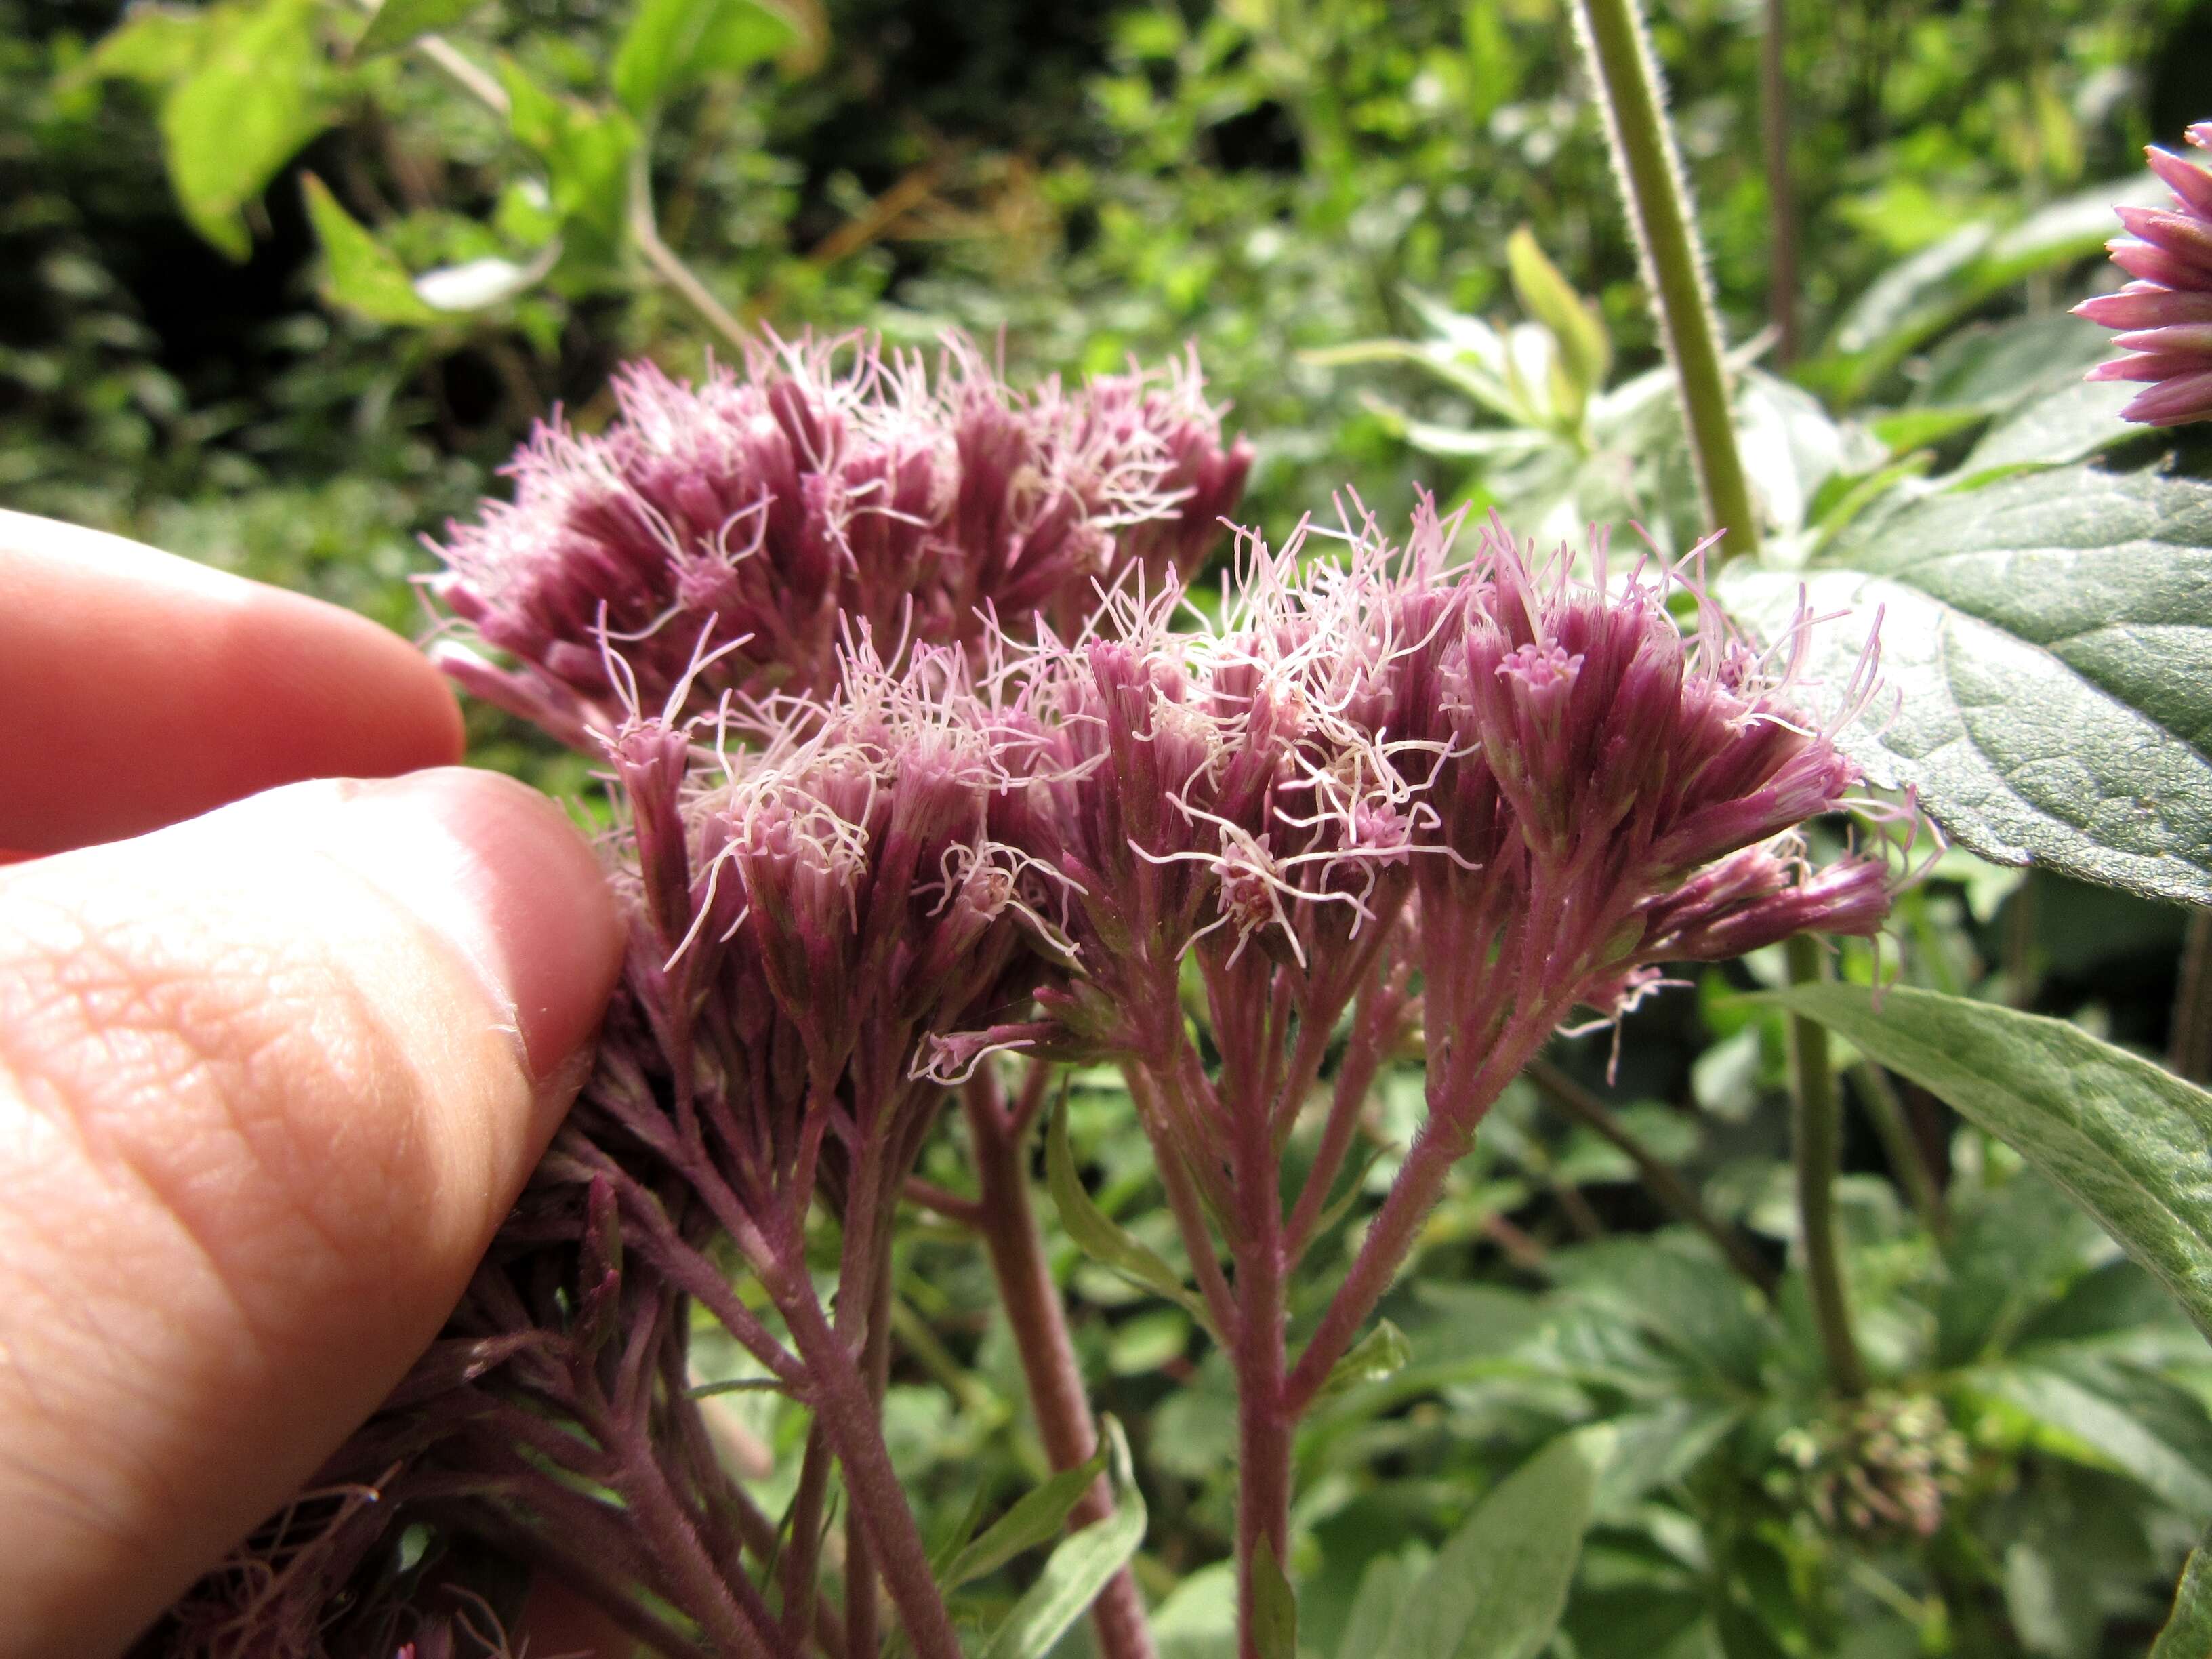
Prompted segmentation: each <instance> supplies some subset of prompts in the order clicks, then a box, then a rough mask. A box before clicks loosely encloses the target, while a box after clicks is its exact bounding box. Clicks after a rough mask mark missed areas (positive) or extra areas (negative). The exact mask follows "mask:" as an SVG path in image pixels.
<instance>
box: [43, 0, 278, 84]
mask: <svg viewBox="0 0 2212 1659" xmlns="http://www.w3.org/2000/svg"><path fill="white" fill-rule="evenodd" d="M235 21H236V20H235V17H234V15H231V14H228V13H226V12H223V11H222V10H220V9H217V10H211V11H185V10H180V9H176V8H173V7H169V6H134V7H132V8H131V10H130V11H129V12H128V13H127V14H126V15H125V17H124V20H123V21H122V22H121V23H120V24H118V25H117V26H116V27H114V28H112V29H111V30H109V31H108V32H107V33H106V34H104V35H102V36H100V43H99V45H97V46H94V47H93V49H92V50H91V52H88V53H87V54H86V56H85V59H84V62H83V63H82V64H80V65H78V66H77V68H76V70H73V71H72V72H71V73H70V75H69V76H67V77H65V84H67V83H75V82H79V81H84V80H117V81H136V82H138V83H139V84H141V85H142V86H149V87H167V86H170V85H173V83H174V82H178V81H179V80H181V79H183V78H184V77H185V76H186V75H189V74H190V73H191V71H192V70H193V69H194V68H196V67H197V65H198V64H199V61H200V59H201V58H202V57H204V55H205V54H206V52H207V50H208V48H209V46H210V45H211V44H212V43H213V42H214V40H216V37H217V36H219V35H221V34H222V33H224V32H225V30H226V28H228V27H229V26H231V25H232V24H233V23H234V22H235Z"/></svg>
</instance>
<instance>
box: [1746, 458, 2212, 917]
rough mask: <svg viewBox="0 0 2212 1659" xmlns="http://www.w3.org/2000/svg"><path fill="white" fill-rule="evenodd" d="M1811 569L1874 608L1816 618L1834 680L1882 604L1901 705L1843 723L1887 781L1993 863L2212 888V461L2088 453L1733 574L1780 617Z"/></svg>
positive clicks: (2138, 886) (1873, 515)
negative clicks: (2159, 466) (2175, 471)
mask: <svg viewBox="0 0 2212 1659" xmlns="http://www.w3.org/2000/svg"><path fill="white" fill-rule="evenodd" d="M1801 582H1802V584H1803V585H1804V586H1805V588H1806V590H1807V593H1808V597H1809V599H1810V601H1811V604H1812V606H1813V609H1814V611H1815V612H1816V613H1823V612H1835V611H1844V612H1850V613H1853V614H1854V615H1855V617H1856V618H1857V621H1856V622H1855V623H1854V624H1853V625H1852V626H1850V627H1841V626H1837V625H1833V624H1831V625H1830V626H1828V627H1826V628H1825V629H1821V630H1820V632H1819V633H1818V634H1816V635H1815V639H1814V654H1813V660H1812V661H1811V662H1810V663H1808V669H1807V671H1808V676H1810V677H1812V678H1826V680H1827V682H1828V683H1829V684H1843V683H1844V676H1845V675H1846V674H1847V672H1848V662H1849V659H1850V658H1852V657H1854V656H1856V655H1857V652H1858V649H1859V647H1860V645H1861V642H1862V641H1863V638H1864V635H1865V630H1866V629H1867V627H1868V626H1869V625H1870V623H1871V622H1872V620H1873V617H1874V614H1875V608H1876V607H1877V606H1879V607H1881V609H1882V612H1883V615H1882V626H1881V647H1882V671H1883V675H1884V678H1885V683H1886V684H1887V687H1888V688H1889V689H1890V694H1894V695H1896V696H1899V699H1900V701H1899V706H1898V710H1897V713H1896V715H1895V718H1894V719H1887V709H1886V708H1885V710H1884V712H1883V715H1882V716H1879V717H1872V718H1869V719H1867V720H1859V721H1855V722H1853V723H1852V724H1851V725H1850V726H1847V727H1845V728H1844V731H1843V732H1841V733H1839V735H1838V741H1839V742H1840V743H1841V744H1842V745H1843V746H1844V749H1845V750H1846V751H1847V752H1849V753H1850V755H1851V757H1853V758H1854V759H1856V760H1857V761H1858V762H1859V763H1860V764H1861V765H1863V766H1864V767H1865V768H1866V769H1867V770H1868V772H1869V775H1871V776H1872V777H1874V779H1875V781H1877V782H1880V783H1883V784H1887V785H1891V786H1895V787H1902V786H1906V785H1910V786H1911V787H1914V788H1916V789H1917V790H1918V792H1919V793H1920V798H1921V800H1922V803H1923V805H1925V806H1926V807H1927V808H1928V809H1929V811H1930V812H1931V813H1932V814H1933V815H1934V816H1935V817H1936V820H1937V822H1939V823H1942V826H1943V827H1944V829H1946V830H1948V832H1949V833H1950V834H1951V836H1952V837H1953V838H1954V840H1956V841H1958V842H1961V843H1963V844H1964V845H1966V847H1968V848H1971V849H1972V850H1973V851H1974V852H1976V853H1978V854H1981V855H1982V856H1983V857H1984V858H1985V859H1988V860H1991V861H1992V862H1994V863H1998V864H2013V865H2018V864H2026V863H2031V862H2032V863H2036V864H2041V865H2045V866H2050V867H2051V868H2053V869H2056V870H2059V871H2062V872H2065V873H2067V874H2069V875H2075V876H2080V877H2082V878H2085V879H2087V880H2090V881H2099V882H2104V883H2106V884H2111V885H2112V886H2117V887H2124V888H2127V889H2129V890H2131V891H2134V892H2137V893H2142V894H2144V895H2145V896H2149V897H2153V898H2161V899H2167V900H2173V901H2178V902H2183V903H2191V904H2212V761H2208V759H2207V749H2208V745H2209V744H2212V483H2207V482H2205V481H2204V480H2203V479H2199V478H2193V477H2177V476H2172V475H2170V474H2167V473H2165V472H2162V471H2154V470H2142V471H2109V470H2107V469H2105V468H2102V467H2097V466H2087V465H2082V466H2067V467H2057V468H2053V469H2051V470H2049V471H2038V472H2033V473H2027V474H2021V475H2017V476H2015V477H2006V478H2002V479H2000V480H1998V481H1997V482H1996V483H1990V484H1987V485H1985V486H1984V487H1982V488H1979V489H1963V490H1954V491H1948V492H1942V493H1935V494H1929V495H1924V496H1922V497H1921V498H1919V499H1917V500H1913V501H1905V502H1904V503H1902V504H1900V505H1897V506H1894V507H1883V508H1878V509H1875V510H1874V511H1871V512H1869V513H1868V514H1867V515H1866V516H1864V517H1863V518H1862V519H1861V520H1859V521H1858V522H1857V523H1856V524H1854V525H1852V526H1850V527H1849V528H1848V529H1846V530H1845V531H1844V532H1843V533H1842V534H1841V535H1839V536H1838V537H1837V538H1836V539H1835V540H1834V541H1833V542H1832V543H1831V544H1829V545H1828V546H1827V547H1826V549H1825V550H1822V552H1821V553H1820V556H1819V557H1818V558H1817V560H1816V562H1814V564H1813V565H1812V566H1810V567H1809V568H1807V569H1805V570H1803V571H1781V570H1771V569H1753V568H1748V567H1747V566H1745V565H1741V564H1738V565H1735V566H1732V567H1730V568H1729V570H1727V571H1726V572H1724V573H1723V577H1722V580H1721V593H1722V597H1723V601H1724V602H1725V603H1726V604H1728V605H1729V606H1730V608H1731V609H1732V610H1734V611H1736V612H1737V614H1738V615H1739V616H1741V617H1742V618H1743V619H1744V620H1745V621H1746V622H1747V623H1748V624H1749V625H1750V627H1751V628H1752V629H1753V631H1754V632H1763V633H1765V634H1766V635H1769V636H1770V637H1771V636H1772V635H1775V634H1777V633H1778V631H1779V630H1780V629H1782V628H1783V627H1784V626H1786V625H1787V621H1788V618H1789V617H1790V613H1791V612H1792V611H1793V610H1794V609H1795V607H1796V604H1797V599H1798V592H1799V585H1800V583H1801ZM1887 695H1888V694H1886V696H1887Z"/></svg>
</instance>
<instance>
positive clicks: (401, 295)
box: [300, 173, 438, 324]
mask: <svg viewBox="0 0 2212 1659" xmlns="http://www.w3.org/2000/svg"><path fill="white" fill-rule="evenodd" d="M300 193H301V195H302V196H303V197H306V199H307V222H309V223H310V224H312V225H313V227H314V228H315V240H317V241H319V242H320V243H321V244H322V245H323V259H324V271H323V291H324V293H325V295H327V296H328V298H329V299H330V301H331V304H333V305H336V306H340V307H344V308H345V309H346V310H348V311H353V312H358V313H360V314H361V315H362V316H364V317H367V318H368V319H370V320H371V321H374V322H379V323H414V324H422V323H435V322H436V321H437V320H438V313H437V312H436V311H435V310H434V309H433V308H432V307H430V306H428V305H427V304H425V303H424V302H423V301H422V297H421V296H420V295H417V294H416V292H415V285H414V283H413V281H412V280H411V279H410V277H409V276H408V275H407V268H406V267H405V266H404V265H403V264H400V263H399V260H398V258H397V257H396V256H395V255H394V254H393V253H392V251H391V250H390V249H388V248H386V246H384V245H383V244H382V243H381V242H380V241H378V240H376V238H375V237H374V236H372V235H371V234H369V233H368V229H367V228H365V227H364V226H363V225H362V223H361V222H359V221H358V220H356V218H355V217H354V216H352V215H351V214H349V213H348V212H347V211H346V210H344V209H343V207H341V206H339V205H338V201H337V197H335V196H332V195H331V192H330V187H329V186H328V185H325V184H324V183H323V181H322V180H321V179H318V178H317V177H315V175H314V174H313V173H308V174H307V175H306V176H305V177H304V178H302V179H301V181H300Z"/></svg>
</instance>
